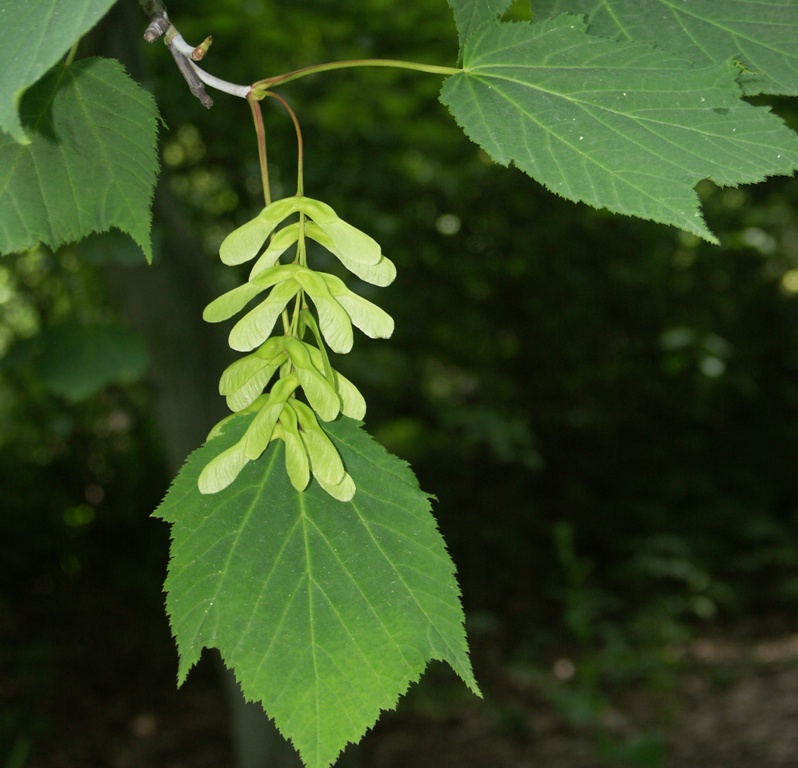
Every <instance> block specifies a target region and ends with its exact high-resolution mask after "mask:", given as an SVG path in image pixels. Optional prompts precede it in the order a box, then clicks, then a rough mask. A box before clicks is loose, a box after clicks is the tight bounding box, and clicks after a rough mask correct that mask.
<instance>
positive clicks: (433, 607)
mask: <svg viewBox="0 0 798 768" xmlns="http://www.w3.org/2000/svg"><path fill="white" fill-rule="evenodd" d="M251 419H252V416H237V417H234V418H233V419H231V421H230V422H228V424H227V426H226V427H225V430H224V432H223V434H222V435H221V436H219V437H215V438H213V439H212V440H210V441H209V442H208V443H206V444H205V446H203V447H202V448H200V449H199V450H197V451H195V452H194V453H193V454H192V455H191V456H190V457H189V459H188V461H187V463H186V465H185V466H184V467H183V469H182V470H181V472H180V473H179V475H178V476H177V478H176V479H175V481H174V483H173V484H172V487H171V488H170V490H169V492H168V494H167V496H166V498H165V499H164V501H163V503H162V504H161V505H160V507H158V509H157V510H156V512H155V515H156V516H157V517H161V518H162V519H164V520H166V521H168V522H169V523H171V524H172V548H171V559H170V563H169V574H168V576H167V579H166V590H167V601H166V602H167V611H168V613H169V617H170V621H171V625H172V631H173V633H174V636H175V639H176V641H177V645H178V649H179V653H180V664H179V672H178V678H179V682H181V683H182V682H183V681H184V680H185V678H186V675H187V674H188V672H189V670H190V669H191V667H192V666H193V665H194V664H195V663H196V662H197V660H198V659H199V657H200V653H201V651H202V648H203V647H208V648H218V649H219V651H220V652H221V654H222V656H223V658H224V660H225V663H226V664H227V665H228V666H229V667H231V668H232V669H233V670H234V671H235V674H236V677H237V678H238V681H239V682H240V684H241V688H242V690H243V692H244V695H245V696H246V697H247V698H248V699H253V700H257V701H260V702H261V704H262V705H263V708H264V709H265V710H266V712H267V714H268V715H269V716H270V717H272V718H273V719H274V721H275V723H276V724H277V727H278V728H279V729H280V731H281V732H282V733H283V735H284V736H286V737H287V738H290V739H291V741H292V742H293V743H294V746H295V747H296V748H297V749H298V750H299V752H300V754H301V756H302V759H303V760H304V762H305V764H306V765H307V766H310V767H311V768H323V767H324V766H328V765H330V764H331V763H332V762H333V761H334V760H335V759H336V757H337V755H338V754H339V752H340V751H341V750H342V749H343V747H344V746H345V745H346V743H347V742H348V741H357V740H359V739H360V738H361V736H362V735H363V733H364V732H365V731H366V729H367V728H368V727H370V726H371V725H372V724H373V723H374V721H375V720H376V718H377V717H378V715H379V713H380V710H382V709H389V708H392V707H393V706H394V705H395V704H396V701H397V699H398V697H399V696H400V695H401V694H402V693H404V691H405V690H406V688H407V686H408V685H409V683H410V682H412V681H414V680H416V679H417V678H418V677H419V675H420V674H421V672H422V671H423V670H424V667H425V666H426V664H427V662H428V660H430V659H441V660H444V661H447V662H448V663H449V664H450V665H451V666H452V667H453V668H454V670H455V671H456V672H457V673H458V674H459V675H460V677H461V678H462V679H463V680H464V681H465V682H466V684H467V685H468V686H469V687H470V688H471V689H472V690H474V691H475V692H477V686H476V682H475V681H474V677H473V674H472V671H471V666H470V662H469V659H468V654H467V646H466V639H465V631H464V628H463V613H462V609H461V607H460V602H459V590H458V587H457V583H456V581H455V577H454V565H453V563H452V561H451V560H450V558H449V556H448V554H447V552H446V549H445V546H444V542H443V539H442V538H441V536H440V533H439V532H438V530H437V528H436V525H435V520H434V518H433V517H432V515H431V513H430V503H429V499H428V497H427V496H426V494H424V493H423V492H422V491H421V490H420V489H419V487H418V484H417V482H416V479H415V477H414V476H413V474H412V472H411V471H410V469H409V467H408V466H407V465H406V464H405V463H404V462H402V461H400V460H399V459H397V458H396V457H394V456H392V455H390V454H389V453H387V452H386V451H385V449H384V448H382V447H381V446H380V445H379V444H377V443H375V442H374V441H373V440H372V439H371V438H370V437H369V436H368V435H367V434H366V433H365V432H364V431H363V430H361V429H360V428H359V425H358V423H357V422H355V421H353V420H351V419H347V418H342V419H340V420H339V421H337V422H334V423H331V424H329V425H325V427H326V429H327V431H328V433H329V435H330V437H331V439H332V440H333V442H334V443H335V446H336V448H337V449H338V451H339V452H340V454H341V457H342V458H343V461H344V463H345V465H346V468H347V471H348V472H349V473H350V474H351V475H352V477H353V478H354V479H355V482H356V484H357V492H356V493H355V496H354V498H353V499H352V500H351V501H349V502H346V503H342V502H339V501H336V500H335V499H333V498H332V497H330V496H329V495H328V494H327V493H325V492H324V491H323V490H322V489H321V488H320V487H319V486H318V485H317V484H316V483H315V481H311V484H310V486H309V487H308V488H307V489H306V490H305V491H304V492H298V491H296V490H295V489H294V488H293V486H292V485H291V483H290V481H289V479H288V475H287V474H286V471H285V468H284V448H283V442H282V441H281V440H278V441H275V442H274V443H272V444H271V446H270V447H269V448H268V450H267V451H266V452H265V453H264V454H263V455H262V456H261V458H260V459H259V460H258V461H257V462H251V463H250V464H248V465H247V466H246V467H245V468H244V469H243V470H242V472H241V474H240V475H239V477H238V479H237V480H236V481H235V483H233V484H232V485H231V486H229V487H228V488H225V489H224V490H222V491H220V492H218V493H216V494H212V495H202V494H200V492H199V490H198V489H197V478H198V476H199V473H200V471H201V470H202V468H203V467H204V466H205V465H206V464H207V463H208V461H209V460H210V459H211V458H212V457H214V456H215V455H218V454H219V453H220V452H221V451H223V450H225V449H227V448H229V447H230V446H231V445H233V444H234V443H235V442H236V441H237V440H238V439H239V438H240V437H241V435H242V434H243V433H244V430H245V429H246V427H247V426H248V424H249V423H250V421H251Z"/></svg>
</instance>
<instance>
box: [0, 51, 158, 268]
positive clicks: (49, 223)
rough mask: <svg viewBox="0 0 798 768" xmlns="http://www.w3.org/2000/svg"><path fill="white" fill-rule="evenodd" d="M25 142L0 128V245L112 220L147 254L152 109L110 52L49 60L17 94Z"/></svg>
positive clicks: (52, 241) (25, 243)
mask: <svg viewBox="0 0 798 768" xmlns="http://www.w3.org/2000/svg"><path fill="white" fill-rule="evenodd" d="M21 114H22V120H23V123H24V125H25V128H26V130H27V131H28V132H29V133H30V134H31V136H32V140H31V143H30V144H27V145H22V144H18V143H17V142H16V141H14V139H12V138H11V137H10V136H9V135H8V134H0V253H11V252H14V251H19V250H22V249H24V248H28V247H30V246H32V245H35V244H36V243H37V242H43V243H45V244H47V245H49V246H50V247H52V248H56V247H58V246H59V245H61V244H63V243H68V242H73V241H76V240H80V239H81V238H83V237H85V236H86V235H88V234H90V233H91V232H103V231H106V230H108V229H109V228H110V227H117V228H119V229H121V230H122V231H123V232H126V233H128V234H129V235H131V236H132V237H133V239H134V240H135V241H136V242H137V243H138V244H139V245H140V246H141V248H142V250H143V251H144V253H145V254H146V256H147V258H148V259H150V258H151V256H152V248H151V245H150V203H151V200H152V193H153V189H154V186H155V177H156V172H157V170H158V158H157V154H156V149H155V145H156V132H157V111H156V108H155V105H154V102H153V100H152V98H151V97H150V95H149V94H148V93H147V92H146V91H144V90H142V89H141V88H140V87H139V86H138V85H136V84H135V83H134V82H133V81H132V80H131V79H130V78H129V77H128V76H127V75H126V74H125V72H124V70H123V69H122V66H121V65H120V64H119V62H117V61H112V60H110V59H84V60H82V61H79V62H77V63H75V64H73V65H72V66H69V67H65V66H62V65H60V64H59V65H56V67H55V68H54V69H53V70H51V71H50V73H49V74H48V75H47V76H46V77H44V78H43V79H42V80H41V81H39V82H38V83H37V84H36V85H35V86H33V87H32V88H30V89H29V90H28V91H27V92H26V94H25V97H24V98H23V99H22V104H21Z"/></svg>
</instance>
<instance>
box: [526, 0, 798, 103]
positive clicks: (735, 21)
mask: <svg viewBox="0 0 798 768" xmlns="http://www.w3.org/2000/svg"><path fill="white" fill-rule="evenodd" d="M535 11H536V13H537V16H538V18H541V19H543V18H547V17H553V16H556V15H558V14H560V13H564V12H571V13H585V14H588V17H589V27H588V29H589V31H590V32H591V33H593V34H596V35H603V36H604V37H613V38H617V39H621V40H636V41H638V42H648V43H654V44H655V45H657V46H660V47H661V48H665V49H667V50H669V51H671V52H672V53H675V54H678V55H681V56H684V57H685V58H686V59H689V60H690V61H692V62H694V63H695V64H699V65H700V64H711V63H717V62H721V61H727V60H728V59H731V58H733V57H738V58H739V60H740V61H741V62H742V63H743V64H744V65H745V67H746V69H747V70H748V71H747V72H746V73H744V74H743V76H742V77H741V78H740V82H741V84H742V86H743V90H744V91H745V92H746V93H747V94H756V93H776V94H784V95H790V96H795V95H798V3H797V2H795V0H690V2H684V1H683V0H536V2H535Z"/></svg>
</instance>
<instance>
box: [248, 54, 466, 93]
mask: <svg viewBox="0 0 798 768" xmlns="http://www.w3.org/2000/svg"><path fill="white" fill-rule="evenodd" d="M353 67H389V68H391V69H408V70H412V71H414V72H426V73H428V74H432V75H456V74H457V73H458V72H462V71H463V70H462V69H461V68H460V67H442V66H438V65H437V64H422V63H420V62H417V61H400V60H399V59H351V60H348V61H331V62H327V63H326V64H314V65H313V66H310V67H303V68H302V69H296V70H294V71H293V72H286V73H285V74H282V75H274V76H273V77H266V78H264V79H263V80H258V81H257V82H254V83H253V84H252V95H253V96H254V98H263V96H265V95H266V92H267V91H268V90H269V89H270V88H272V87H273V86H275V85H284V84H285V83H290V82H291V81H292V80H299V79H300V78H301V77H307V76H308V75H316V74H319V73H320V72H332V71H333V70H336V69H351V68H353Z"/></svg>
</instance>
